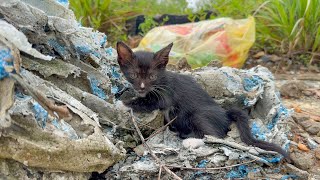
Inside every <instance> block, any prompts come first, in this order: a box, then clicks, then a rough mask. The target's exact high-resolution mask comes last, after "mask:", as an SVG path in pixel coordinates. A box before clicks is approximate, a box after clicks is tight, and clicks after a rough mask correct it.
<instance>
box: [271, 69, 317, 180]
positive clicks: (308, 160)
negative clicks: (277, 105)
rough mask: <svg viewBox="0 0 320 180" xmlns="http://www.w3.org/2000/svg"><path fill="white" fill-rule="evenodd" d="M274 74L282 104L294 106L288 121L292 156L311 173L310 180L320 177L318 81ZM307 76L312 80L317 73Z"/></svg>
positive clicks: (288, 106)
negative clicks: (291, 119) (290, 119)
mask: <svg viewBox="0 0 320 180" xmlns="http://www.w3.org/2000/svg"><path fill="white" fill-rule="evenodd" d="M275 76H276V79H278V80H276V85H277V87H278V89H279V90H280V93H281V96H282V101H283V103H284V104H285V106H286V107H287V108H293V109H294V114H293V116H292V117H293V121H291V122H290V124H291V135H290V139H291V140H292V145H291V147H290V150H291V157H292V159H293V161H294V163H295V165H296V166H297V167H298V168H300V169H301V170H305V171H308V172H309V173H310V174H311V175H312V176H311V177H312V178H311V179H320V81H318V80H297V78H298V77H299V75H297V74H296V75H286V76H284V75H283V74H280V75H275ZM308 76H310V78H306V79H314V78H319V77H320V74H318V73H313V74H309V75H308ZM283 77H286V78H283ZM306 77H307V76H306ZM298 79H299V78H298ZM309 178H310V176H309Z"/></svg>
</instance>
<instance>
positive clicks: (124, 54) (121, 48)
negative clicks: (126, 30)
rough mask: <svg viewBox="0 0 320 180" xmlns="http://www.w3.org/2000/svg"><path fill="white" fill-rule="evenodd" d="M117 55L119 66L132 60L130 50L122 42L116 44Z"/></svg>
mask: <svg viewBox="0 0 320 180" xmlns="http://www.w3.org/2000/svg"><path fill="white" fill-rule="evenodd" d="M117 53H118V63H119V65H125V64H128V63H130V61H131V60H132V59H133V52H132V50H131V49H130V48H129V47H128V46H127V45H126V44H125V43H124V42H122V41H118V42H117Z"/></svg>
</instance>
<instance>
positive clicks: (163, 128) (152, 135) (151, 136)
mask: <svg viewBox="0 0 320 180" xmlns="http://www.w3.org/2000/svg"><path fill="white" fill-rule="evenodd" d="M176 119H177V116H176V117H175V118H173V119H172V120H170V121H169V122H168V123H167V124H166V125H164V126H162V127H160V128H159V129H157V130H156V131H155V132H154V133H153V134H151V135H150V136H149V137H147V138H146V139H145V140H146V141H147V140H149V139H151V138H153V137H154V136H155V135H157V134H159V133H160V132H161V131H163V130H165V129H166V128H167V127H168V126H169V125H170V124H171V123H172V122H173V121H174V120H176Z"/></svg>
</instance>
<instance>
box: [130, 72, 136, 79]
mask: <svg viewBox="0 0 320 180" xmlns="http://www.w3.org/2000/svg"><path fill="white" fill-rule="evenodd" d="M137 77H138V75H137V73H130V78H132V79H135V78H137Z"/></svg>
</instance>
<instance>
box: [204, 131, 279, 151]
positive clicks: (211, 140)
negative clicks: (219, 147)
mask: <svg viewBox="0 0 320 180" xmlns="http://www.w3.org/2000/svg"><path fill="white" fill-rule="evenodd" d="M205 142H206V143H211V144H225V145H227V146H230V147H233V148H236V149H240V150H242V151H248V152H249V151H250V149H254V150H256V151H257V152H258V153H260V154H279V153H277V152H274V151H266V150H263V149H260V148H258V147H250V146H243V145H241V144H238V143H236V142H231V141H226V140H224V139H219V138H216V137H213V136H207V135H205ZM249 153H250V152H249ZM251 154H252V153H251Z"/></svg>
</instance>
